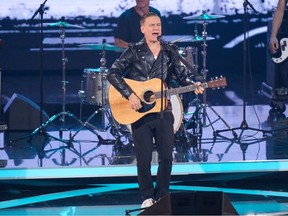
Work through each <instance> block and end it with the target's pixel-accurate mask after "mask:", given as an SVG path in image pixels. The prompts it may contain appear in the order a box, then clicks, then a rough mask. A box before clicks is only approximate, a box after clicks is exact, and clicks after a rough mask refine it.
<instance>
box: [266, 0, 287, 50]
mask: <svg viewBox="0 0 288 216" xmlns="http://www.w3.org/2000/svg"><path fill="white" fill-rule="evenodd" d="M284 11H285V0H279V1H278V5H277V8H276V11H275V13H274V16H273V21H272V30H271V35H270V42H269V49H270V52H271V53H272V54H273V53H275V52H276V51H277V49H278V48H279V44H278V39H277V34H278V31H279V28H280V26H281V24H282V21H283V16H284Z"/></svg>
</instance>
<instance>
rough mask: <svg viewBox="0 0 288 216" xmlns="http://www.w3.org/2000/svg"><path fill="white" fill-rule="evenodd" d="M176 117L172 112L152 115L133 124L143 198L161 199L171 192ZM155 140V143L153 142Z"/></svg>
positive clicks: (139, 181)
mask: <svg viewBox="0 0 288 216" xmlns="http://www.w3.org/2000/svg"><path fill="white" fill-rule="evenodd" d="M173 123H174V117H173V114H172V112H171V111H164V112H163V118H162V121H161V118H160V114H158V113H153V114H148V115H146V116H144V117H142V118H141V119H140V120H138V121H137V122H135V123H133V124H132V134H133V140H134V145H135V152H136V160H137V172H138V183H139V188H140V192H141V196H142V199H143V200H145V199H148V198H154V199H159V198H161V197H163V196H165V195H166V194H167V193H168V192H169V183H170V178H171V171H172V161H173V156H172V153H173V146H174V129H173ZM154 141H155V142H154ZM154 145H155V146H156V148H157V152H158V158H159V161H158V164H159V166H158V170H157V177H156V186H155V188H154V186H153V178H152V175H151V161H152V152H153V148H154Z"/></svg>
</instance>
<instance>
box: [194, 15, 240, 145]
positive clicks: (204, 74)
mask: <svg viewBox="0 0 288 216" xmlns="http://www.w3.org/2000/svg"><path fill="white" fill-rule="evenodd" d="M202 25H203V31H202V38H203V43H202V51H201V54H202V57H203V58H202V70H201V74H202V80H203V81H204V82H205V81H206V80H207V73H208V69H207V43H206V42H207V25H208V23H207V22H206V21H205V20H204V21H203V24H202ZM197 34H198V31H197V28H195V36H196V37H197V36H198V35H197ZM198 106H199V101H198V100H197V101H196V110H197V113H198V114H197V116H193V118H192V119H194V120H193V121H195V118H199V117H200V118H201V119H202V122H201V121H200V120H198V121H195V122H196V123H197V122H198V124H199V127H201V128H202V127H208V126H211V128H212V130H213V136H214V138H215V135H216V132H215V129H214V127H213V124H214V123H215V122H216V121H218V120H221V121H222V122H223V123H224V124H225V125H226V126H227V127H228V128H229V130H231V131H232V133H233V136H234V137H236V136H237V134H236V133H235V131H234V130H232V129H231V127H230V125H229V124H228V123H227V122H226V121H225V120H224V119H223V118H222V117H221V116H220V115H219V114H218V113H217V112H216V110H215V109H213V108H212V107H210V106H209V105H207V94H206V89H204V92H203V104H201V106H200V108H201V109H202V111H201V109H200V108H199V107H198ZM207 107H209V108H210V109H211V111H212V112H213V113H214V114H215V115H216V116H217V117H218V119H216V120H215V121H213V122H212V121H211V119H210V117H209V116H208V114H207ZM206 120H208V121H209V124H207V123H206ZM199 122H200V123H199ZM199 130H200V131H202V129H199ZM200 134H202V133H200ZM200 138H201V137H200ZM200 140H201V139H200ZM199 142H201V141H199ZM200 145H201V144H200ZM200 148H201V146H200Z"/></svg>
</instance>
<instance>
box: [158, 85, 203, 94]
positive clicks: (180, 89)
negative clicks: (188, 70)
mask: <svg viewBox="0 0 288 216" xmlns="http://www.w3.org/2000/svg"><path fill="white" fill-rule="evenodd" d="M201 86H202V87H203V88H207V87H208V85H207V83H202V84H201ZM197 88H198V86H196V85H188V86H182V87H178V88H171V89H165V90H164V97H167V96H170V95H177V94H183V93H186V92H191V91H195V90H196V89H197ZM154 94H155V97H156V98H160V97H161V92H154Z"/></svg>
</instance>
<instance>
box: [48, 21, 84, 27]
mask: <svg viewBox="0 0 288 216" xmlns="http://www.w3.org/2000/svg"><path fill="white" fill-rule="evenodd" d="M47 25H48V26H50V27H61V28H79V29H84V27H83V26H79V25H73V24H69V23H67V22H64V21H59V22H56V23H48V24H47Z"/></svg>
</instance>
